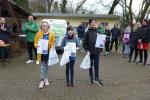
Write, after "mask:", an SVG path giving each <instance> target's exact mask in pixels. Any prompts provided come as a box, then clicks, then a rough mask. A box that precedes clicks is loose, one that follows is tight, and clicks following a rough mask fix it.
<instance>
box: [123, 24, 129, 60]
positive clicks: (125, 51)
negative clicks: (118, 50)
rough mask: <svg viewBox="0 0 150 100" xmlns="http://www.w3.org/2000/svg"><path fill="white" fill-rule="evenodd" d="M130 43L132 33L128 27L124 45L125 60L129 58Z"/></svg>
mask: <svg viewBox="0 0 150 100" xmlns="http://www.w3.org/2000/svg"><path fill="white" fill-rule="evenodd" d="M129 41H130V32H129V27H127V28H126V30H125V32H124V35H123V43H124V47H125V48H124V52H123V57H125V58H127V57H128V56H129Z"/></svg>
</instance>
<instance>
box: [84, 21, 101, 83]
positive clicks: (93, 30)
mask: <svg viewBox="0 0 150 100" xmlns="http://www.w3.org/2000/svg"><path fill="white" fill-rule="evenodd" d="M89 25H90V27H89V29H88V31H87V32H85V37H84V40H83V48H84V49H85V51H86V52H87V53H90V59H91V67H90V69H89V75H90V83H91V84H93V82H94V83H96V84H98V85H103V82H102V80H100V79H99V55H100V51H101V49H100V48H96V47H95V44H96V38H97V34H100V33H99V32H98V30H97V23H96V20H95V19H90V20H89ZM93 63H94V72H95V74H94V75H95V79H94V77H93Z"/></svg>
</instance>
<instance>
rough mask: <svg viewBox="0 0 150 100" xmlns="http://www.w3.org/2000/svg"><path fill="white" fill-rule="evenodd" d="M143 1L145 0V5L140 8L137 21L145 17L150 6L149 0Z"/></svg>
mask: <svg viewBox="0 0 150 100" xmlns="http://www.w3.org/2000/svg"><path fill="white" fill-rule="evenodd" d="M143 2H145V6H144V9H143V10H141V13H140V16H139V18H138V19H137V20H138V21H142V20H143V19H144V18H145V16H146V12H147V11H148V9H149V6H150V3H149V1H143ZM141 9H142V8H141Z"/></svg>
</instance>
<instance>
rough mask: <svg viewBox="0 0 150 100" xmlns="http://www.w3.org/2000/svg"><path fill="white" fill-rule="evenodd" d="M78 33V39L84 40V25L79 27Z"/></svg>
mask: <svg viewBox="0 0 150 100" xmlns="http://www.w3.org/2000/svg"><path fill="white" fill-rule="evenodd" d="M77 32H78V37H79V38H84V32H85V27H84V26H82V25H79V26H78V27H77Z"/></svg>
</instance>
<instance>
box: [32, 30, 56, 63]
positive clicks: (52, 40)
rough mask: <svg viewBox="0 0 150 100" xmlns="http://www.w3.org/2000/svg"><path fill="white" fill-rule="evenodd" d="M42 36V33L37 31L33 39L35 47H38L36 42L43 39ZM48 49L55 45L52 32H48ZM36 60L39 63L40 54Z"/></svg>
mask: <svg viewBox="0 0 150 100" xmlns="http://www.w3.org/2000/svg"><path fill="white" fill-rule="evenodd" d="M43 34H44V32H42V31H39V32H38V33H37V34H36V36H35V39H34V46H35V47H37V46H38V40H39V39H43ZM48 38H49V39H48V48H49V49H50V48H51V47H52V46H53V45H54V43H55V36H54V33H53V32H49V36H48ZM37 60H38V61H41V54H37Z"/></svg>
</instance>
